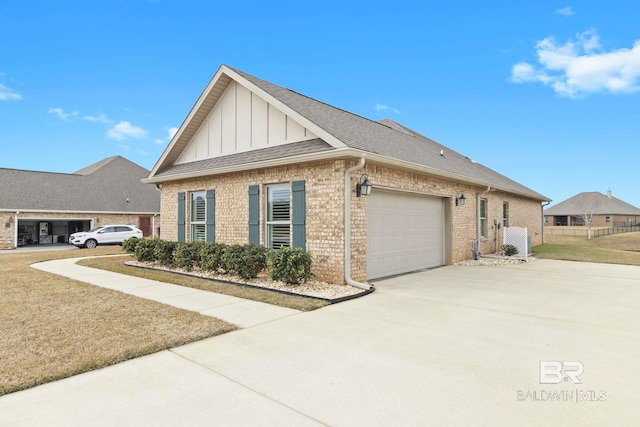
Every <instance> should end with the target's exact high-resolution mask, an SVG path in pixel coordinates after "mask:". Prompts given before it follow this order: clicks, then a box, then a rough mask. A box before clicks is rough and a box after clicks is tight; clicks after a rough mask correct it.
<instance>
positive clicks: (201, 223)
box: [189, 191, 207, 242]
mask: <svg viewBox="0 0 640 427" xmlns="http://www.w3.org/2000/svg"><path fill="white" fill-rule="evenodd" d="M197 197H202V200H203V202H204V206H203V208H202V210H201V212H202V219H198V218H196V219H194V217H195V216H196V215H197V211H196V208H195V207H194V201H195V199H196V198H197ZM194 214H195V215H194ZM206 240H207V193H206V191H192V192H191V193H190V197H189V241H191V242H206Z"/></svg>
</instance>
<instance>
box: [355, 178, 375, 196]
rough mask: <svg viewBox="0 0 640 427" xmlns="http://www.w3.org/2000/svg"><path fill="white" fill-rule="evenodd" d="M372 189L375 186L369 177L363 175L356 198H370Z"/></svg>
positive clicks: (357, 185) (357, 187)
mask: <svg viewBox="0 0 640 427" xmlns="http://www.w3.org/2000/svg"><path fill="white" fill-rule="evenodd" d="M371 188H373V184H371V183H370V182H369V176H368V175H362V176H361V177H360V182H358V183H357V184H356V197H360V196H368V195H369V194H371Z"/></svg>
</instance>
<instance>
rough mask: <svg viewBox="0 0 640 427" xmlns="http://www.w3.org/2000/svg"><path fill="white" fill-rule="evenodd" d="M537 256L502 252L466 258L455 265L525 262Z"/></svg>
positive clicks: (533, 259)
mask: <svg viewBox="0 0 640 427" xmlns="http://www.w3.org/2000/svg"><path fill="white" fill-rule="evenodd" d="M535 260H537V258H534V257H532V256H531V255H529V256H528V257H527V258H522V257H512V256H509V257H507V256H503V255H502V254H491V255H484V256H481V257H480V259H477V260H474V259H466V260H464V261H458V262H456V263H455V264H454V265H505V264H523V263H525V262H532V261H535Z"/></svg>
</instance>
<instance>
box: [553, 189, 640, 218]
mask: <svg viewBox="0 0 640 427" xmlns="http://www.w3.org/2000/svg"><path fill="white" fill-rule="evenodd" d="M588 217H590V218H591V226H593V227H613V226H624V225H627V226H628V225H637V224H640V209H638V208H636V207H635V206H633V205H630V204H629V203H627V202H625V201H623V200H620V199H618V198H616V197H613V194H612V192H611V190H608V191H607V194H606V195H604V194H602V193H599V192H597V191H589V192H585V193H579V194H576V195H575V196H573V197H570V198H568V199H567V200H564V201H562V202H560V203H558V204H556V205H554V206H551V207H550V208H547V209H545V210H544V224H545V226H583V225H585V218H588Z"/></svg>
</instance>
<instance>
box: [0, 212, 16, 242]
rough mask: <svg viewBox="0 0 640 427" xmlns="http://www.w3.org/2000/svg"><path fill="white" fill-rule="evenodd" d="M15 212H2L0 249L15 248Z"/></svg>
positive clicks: (0, 219) (0, 217)
mask: <svg viewBox="0 0 640 427" xmlns="http://www.w3.org/2000/svg"><path fill="white" fill-rule="evenodd" d="M14 218H15V213H11V212H0V249H11V248H13V240H14V239H13V235H14V231H15V224H14Z"/></svg>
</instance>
